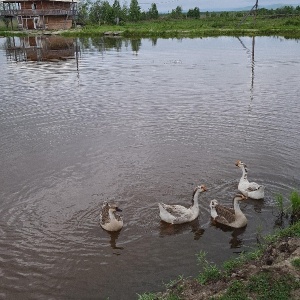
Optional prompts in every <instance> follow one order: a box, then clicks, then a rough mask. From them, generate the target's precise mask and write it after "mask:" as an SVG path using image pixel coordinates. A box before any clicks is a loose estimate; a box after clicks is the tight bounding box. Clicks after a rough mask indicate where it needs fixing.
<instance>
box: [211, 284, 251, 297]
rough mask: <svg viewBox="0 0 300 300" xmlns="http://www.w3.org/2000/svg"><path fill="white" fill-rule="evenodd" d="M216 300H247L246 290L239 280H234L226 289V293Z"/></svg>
mask: <svg viewBox="0 0 300 300" xmlns="http://www.w3.org/2000/svg"><path fill="white" fill-rule="evenodd" d="M212 299H218V300H247V299H249V298H248V296H247V290H246V287H245V284H244V283H243V282H241V281H239V280H234V281H232V283H231V284H230V286H229V287H228V289H227V291H226V293H225V294H224V295H222V296H221V297H218V298H212Z"/></svg>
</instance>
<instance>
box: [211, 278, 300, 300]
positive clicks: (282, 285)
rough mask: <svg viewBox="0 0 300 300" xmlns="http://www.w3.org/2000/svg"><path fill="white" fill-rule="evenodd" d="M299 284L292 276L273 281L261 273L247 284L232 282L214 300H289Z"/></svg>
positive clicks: (238, 281)
mask: <svg viewBox="0 0 300 300" xmlns="http://www.w3.org/2000/svg"><path fill="white" fill-rule="evenodd" d="M299 287H300V284H299V282H298V281H296V279H295V278H293V277H292V276H281V277H279V278H277V279H274V277H273V276H271V274H269V273H267V272H261V273H258V274H256V275H253V276H251V277H250V280H249V282H242V281H240V280H234V281H232V282H231V284H230V285H229V287H228V288H227V290H226V292H225V293H224V294H223V295H222V296H220V297H217V298H212V299H216V300H247V299H256V300H269V299H272V300H289V299H291V291H292V290H295V289H298V288H299Z"/></svg>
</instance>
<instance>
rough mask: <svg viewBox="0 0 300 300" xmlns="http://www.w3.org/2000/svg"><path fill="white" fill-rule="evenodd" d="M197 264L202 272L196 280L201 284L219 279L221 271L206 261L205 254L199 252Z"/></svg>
mask: <svg viewBox="0 0 300 300" xmlns="http://www.w3.org/2000/svg"><path fill="white" fill-rule="evenodd" d="M197 261H198V264H199V265H200V266H201V267H202V272H201V273H200V274H199V275H198V276H197V280H198V282H199V283H201V284H206V283H207V282H210V281H216V280H218V279H220V278H221V271H220V270H219V268H218V267H217V266H216V265H215V264H211V263H210V262H208V260H207V259H206V252H204V251H200V252H199V253H198V254H197Z"/></svg>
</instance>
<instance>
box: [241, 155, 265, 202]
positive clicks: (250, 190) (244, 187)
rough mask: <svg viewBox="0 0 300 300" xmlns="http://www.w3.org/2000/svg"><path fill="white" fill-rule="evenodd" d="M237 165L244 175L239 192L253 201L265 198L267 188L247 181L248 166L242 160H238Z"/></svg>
mask: <svg viewBox="0 0 300 300" xmlns="http://www.w3.org/2000/svg"><path fill="white" fill-rule="evenodd" d="M235 165H236V166H237V167H239V168H241V169H242V171H243V174H242V177H241V179H240V182H239V185H238V190H239V191H240V192H242V194H243V195H245V196H246V197H249V198H252V199H263V198H264V196H265V187H264V186H263V185H259V184H257V183H256V182H249V181H248V179H247V173H248V170H247V166H246V165H245V164H244V163H243V162H242V161H240V160H238V161H237V162H236V163H235Z"/></svg>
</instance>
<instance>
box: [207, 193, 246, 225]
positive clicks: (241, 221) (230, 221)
mask: <svg viewBox="0 0 300 300" xmlns="http://www.w3.org/2000/svg"><path fill="white" fill-rule="evenodd" d="M244 199H247V198H246V197H245V196H244V195H242V194H237V195H236V196H235V197H234V198H233V208H231V207H227V206H224V205H220V204H219V202H218V201H217V200H212V201H211V202H210V205H209V206H210V213H211V217H212V218H213V220H214V221H215V222H217V223H220V224H224V225H227V226H230V227H233V228H241V227H244V226H246V225H247V218H246V216H245V215H244V213H243V212H242V211H241V209H240V205H239V202H240V201H242V200H244Z"/></svg>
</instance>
